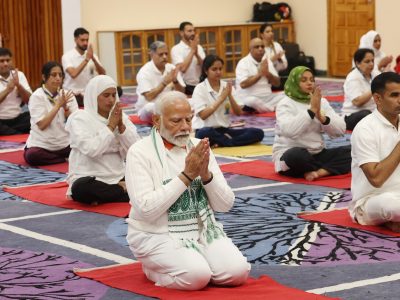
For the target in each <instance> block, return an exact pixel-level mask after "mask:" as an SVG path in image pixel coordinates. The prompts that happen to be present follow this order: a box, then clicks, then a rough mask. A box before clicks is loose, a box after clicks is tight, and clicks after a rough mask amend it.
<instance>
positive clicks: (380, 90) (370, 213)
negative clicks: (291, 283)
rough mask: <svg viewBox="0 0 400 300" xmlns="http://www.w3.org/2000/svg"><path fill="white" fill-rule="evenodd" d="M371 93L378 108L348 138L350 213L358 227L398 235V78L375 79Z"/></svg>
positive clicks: (388, 74) (386, 74) (387, 74)
mask: <svg viewBox="0 0 400 300" xmlns="http://www.w3.org/2000/svg"><path fill="white" fill-rule="evenodd" d="M371 91H372V96H373V98H374V100H375V103H376V106H377V108H376V110H374V111H373V112H372V113H371V114H369V115H368V116H366V117H365V118H363V119H362V120H361V121H360V122H359V123H358V124H357V126H356V127H355V128H354V131H353V133H352V135H351V148H352V149H351V156H352V166H351V173H352V182H351V192H352V195H353V199H352V201H351V203H350V205H349V212H350V215H351V217H352V218H353V220H354V221H355V222H358V223H359V224H361V225H384V226H386V227H388V228H389V229H391V230H393V231H396V232H400V166H399V164H400V135H399V113H400V75H398V74H396V73H393V72H384V73H382V74H380V75H378V76H376V77H375V78H374V79H373V80H372V83H371Z"/></svg>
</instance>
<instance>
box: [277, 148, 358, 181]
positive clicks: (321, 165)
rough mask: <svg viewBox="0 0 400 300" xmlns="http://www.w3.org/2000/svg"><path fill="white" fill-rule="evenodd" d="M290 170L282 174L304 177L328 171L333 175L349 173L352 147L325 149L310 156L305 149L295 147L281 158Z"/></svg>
mask: <svg viewBox="0 0 400 300" xmlns="http://www.w3.org/2000/svg"><path fill="white" fill-rule="evenodd" d="M281 160H283V161H284V162H285V163H286V165H287V166H288V167H289V168H290V169H289V170H287V171H283V172H280V173H281V174H282V175H286V176H290V177H304V173H307V172H311V171H317V170H319V169H325V170H327V171H328V172H329V173H330V174H331V175H340V174H346V173H349V172H350V170H351V146H342V147H338V148H332V149H324V150H322V151H321V152H320V153H318V154H314V155H312V154H310V152H308V151H307V149H305V148H300V147H294V148H291V149H289V150H287V151H286V152H285V153H284V154H283V155H282V157H281Z"/></svg>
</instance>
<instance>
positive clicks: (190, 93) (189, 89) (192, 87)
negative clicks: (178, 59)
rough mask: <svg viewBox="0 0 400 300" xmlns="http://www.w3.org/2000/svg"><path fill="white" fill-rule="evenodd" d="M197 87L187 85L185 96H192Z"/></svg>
mask: <svg viewBox="0 0 400 300" xmlns="http://www.w3.org/2000/svg"><path fill="white" fill-rule="evenodd" d="M195 87H196V86H195V85H186V86H185V94H186V95H187V96H192V95H193V91H194V88H195Z"/></svg>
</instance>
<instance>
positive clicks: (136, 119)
mask: <svg viewBox="0 0 400 300" xmlns="http://www.w3.org/2000/svg"><path fill="white" fill-rule="evenodd" d="M129 120H131V122H132V123H133V124H137V125H148V126H151V125H152V124H151V123H149V122H145V121H142V120H141V119H140V118H139V116H138V115H130V116H129Z"/></svg>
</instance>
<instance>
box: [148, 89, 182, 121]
mask: <svg viewBox="0 0 400 300" xmlns="http://www.w3.org/2000/svg"><path fill="white" fill-rule="evenodd" d="M173 100H185V101H187V102H188V103H189V101H188V98H187V96H186V95H185V94H184V93H182V92H178V91H170V92H166V93H165V94H163V95H162V96H161V97H160V99H158V100H157V101H156V103H155V105H154V113H155V114H156V115H161V114H162V112H163V110H164V107H165V105H167V104H168V103H169V102H171V101H173Z"/></svg>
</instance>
